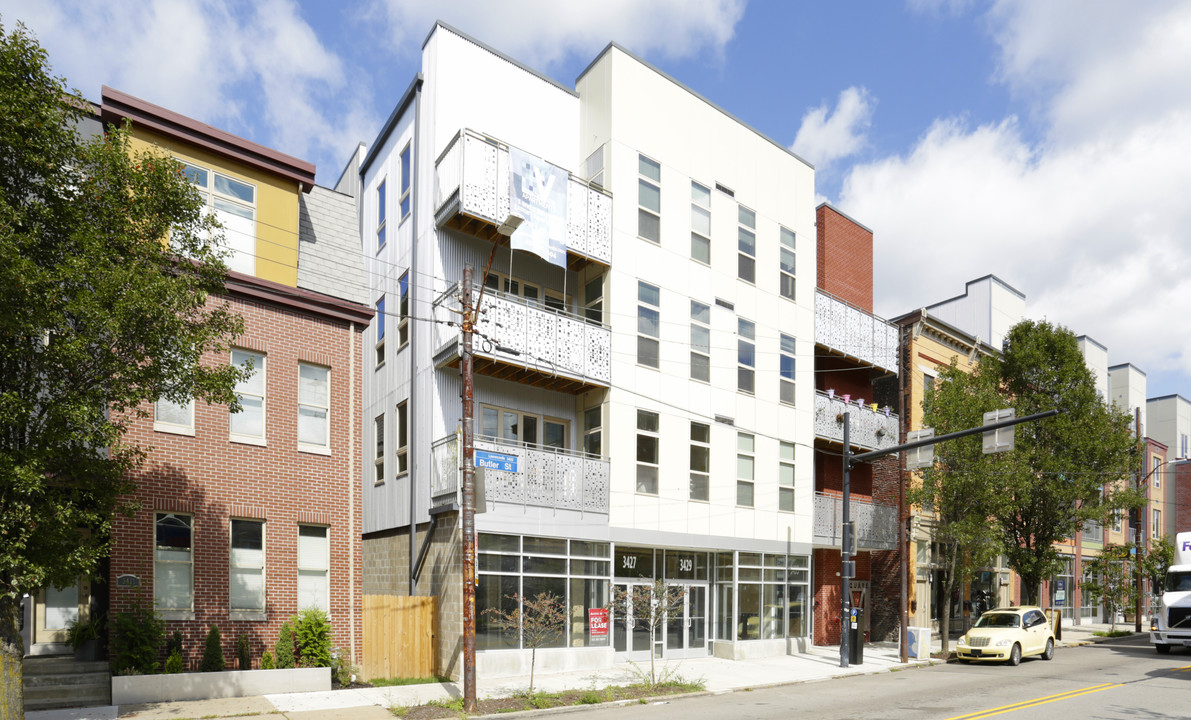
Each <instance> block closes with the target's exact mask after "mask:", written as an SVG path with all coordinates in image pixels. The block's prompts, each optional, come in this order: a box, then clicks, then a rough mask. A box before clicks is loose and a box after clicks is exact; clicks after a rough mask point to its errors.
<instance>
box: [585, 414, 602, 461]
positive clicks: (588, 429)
mask: <svg viewBox="0 0 1191 720" xmlns="http://www.w3.org/2000/svg"><path fill="white" fill-rule="evenodd" d="M603 423H604V413H603V408H602V407H600V406H598V405H597V406H596V407H593V408H587V409H586V410H584V411H583V452H586V453H588V454H590V455H597V456H599V455H602V454H603V452H604V447H603V435H604V433H603Z"/></svg>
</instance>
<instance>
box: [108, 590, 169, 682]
mask: <svg viewBox="0 0 1191 720" xmlns="http://www.w3.org/2000/svg"><path fill="white" fill-rule="evenodd" d="M164 639H165V622H164V621H162V619H161V617H160V616H158V614H157V611H155V610H154V609H153V608H151V607H144V606H143V605H141V603H140V600H134V601H133V603H132V607H130V608H129V609H128V610H124V611H122V612H118V613H116V614H115V615H114V616H113V620H112V648H111V654H112V669H113V671H114V672H115V673H116V674H117V675H128V674H130V673H129V671H135V673H136V674H138V675H151V674H153V673H155V672H157V668H158V665H159V663H158V662H157V654H158V653H159V652H161V644H162V641H163V640H164Z"/></svg>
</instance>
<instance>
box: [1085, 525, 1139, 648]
mask: <svg viewBox="0 0 1191 720" xmlns="http://www.w3.org/2000/svg"><path fill="white" fill-rule="evenodd" d="M1131 550H1133V546H1132V545H1105V546H1104V548H1103V549H1102V550H1101V551H1100V554H1099V555H1096V556H1094V557H1090V558H1087V559H1086V560H1085V561H1084V571H1085V572H1086V573H1087V578H1086V579H1085V580H1084V581H1083V586H1082V587H1083V592H1084V594H1086V595H1087V596H1088V597H1089V598H1090V599H1091V600H1093V601H1096V600H1101V601H1103V602H1104V605H1105V606H1106V607H1107V608H1108V612H1109V615H1110V616H1111V617H1112V621H1111V622H1112V631H1113V632H1116V629H1117V612H1118V611H1119V610H1124V609H1126V608H1131V607H1133V602H1134V600H1135V599H1136V598H1137V591H1138V587H1137V583H1136V581H1135V579H1134V577H1133V571H1132V568H1131V567H1130V562H1129V561H1130V551H1131Z"/></svg>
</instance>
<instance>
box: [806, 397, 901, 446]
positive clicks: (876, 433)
mask: <svg viewBox="0 0 1191 720" xmlns="http://www.w3.org/2000/svg"><path fill="white" fill-rule="evenodd" d="M861 403H863V399H861V398H849V397H847V396H845V395H835V394H833V393H824V392H819V391H816V392H815V437H817V438H821V439H823V440H829V441H831V442H836V443H839V444H840V445H841V446H842V445H843V444H844V413H845V412H847V413H848V431H849V434H848V440H849V441H850V442H851V444H852V446H853V447H859V448H862V449H863V450H865V451H867V450H880V449H882V448H887V447H893V446H894V445H896V444H897V440H898V417H897V413H895V412H892V411H890V410H889V408H876V409H874V408H873V406H872V405H868V404H861Z"/></svg>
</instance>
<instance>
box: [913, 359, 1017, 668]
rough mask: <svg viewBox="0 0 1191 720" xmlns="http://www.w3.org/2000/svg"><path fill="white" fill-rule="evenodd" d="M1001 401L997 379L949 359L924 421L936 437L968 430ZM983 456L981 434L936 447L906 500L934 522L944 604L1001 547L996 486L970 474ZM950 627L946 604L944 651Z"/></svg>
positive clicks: (942, 625)
mask: <svg viewBox="0 0 1191 720" xmlns="http://www.w3.org/2000/svg"><path fill="white" fill-rule="evenodd" d="M999 402H1000V397H999V393H998V391H997V383H996V379H995V378H994V377H992V376H991V375H990V374H989V373H988V372H986V368H985V367H983V366H977V367H976V368H975V369H974V370H973V372H972V373H971V374H969V373H967V372H965V371H964V370H962V369H960V368H959V366H958V364H957V363H956V362H955V361H952V363H951V366H950V367H948V368H947V369H945V370H943V372H942V373H941V374H940V375H939V376H938V378H937V379H936V380H935V387H934V390H933V391H932V392H931V393H930V394H929V395H928V397H926V398H924V403H923V404H924V410H925V412H924V416H923V424H924V425H925V426H927V427H933V428H934V429H935V434H936V435H943V434H945V433H949V432H958V431H960V430H967V429H969V428H973V427H977V426H979V425H980V424H981V423H982V422H983V412H984V410H982V409H981V408H985V407H994V408H995V407H996V406H997V405H998V403H999ZM981 460H982V449H981V444H980V438H979V437H976V438H961V439H959V440H949V441H947V442H943V443H940V444H938V445H935V465H934V466H933V467H931V468H928V469H926V470H924V471H923V472H922V476H921V481H920V482H918V483H914V484H912V485H911V487H910V490H909V491H908V492H907V498H908V500H909V502H910V503H911V504H915V505H920V506H922V508H923V510H924V511H925V512H926V514H927V516H928V517H929V518H930V522H931V523H932V524H933V526H934V532H933V539H934V541H935V542H936V543H938V548H939V560H940V562H941V564H942V565H943V569H944V570H945V572H944V573H943V575H942V582H943V595H942V596H943V598H945V600H944V602H950V598H951V597H952V594H953V593H955V592H956V591H957V590H958V589H959V588H961V587H962V583H963V581H964V580H966V579H967V578H969V577H970V576H971V573H972V571H973V570H974V569H976V568H980V567H984V566H986V565H988V564H989V563H990V562H991V561H992V559H993V558H994V557H995V556H996V554H997V552H999V550H1000V542H999V536H998V534H997V532H996V530H995V528H993V526H992V523H990V522H989V515H990V513H991V508H992V506H993V503H994V495H995V493H996V488H995V487H994V486H993V485H991V484H990V483H988V482H987V478H985V477H984V476H982V475H980V474H978V473H973V472H970V470H971V468H972V467H973V466H974V465H975V464H976V463H978V462H980V461H981ZM950 631H951V611H950V608H949V607H945V608H942V610H941V612H940V614H939V635H940V636H941V637H942V641H943V648H942V649H943V652H947V651H948V649H949V644H950V638H951V636H950Z"/></svg>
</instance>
